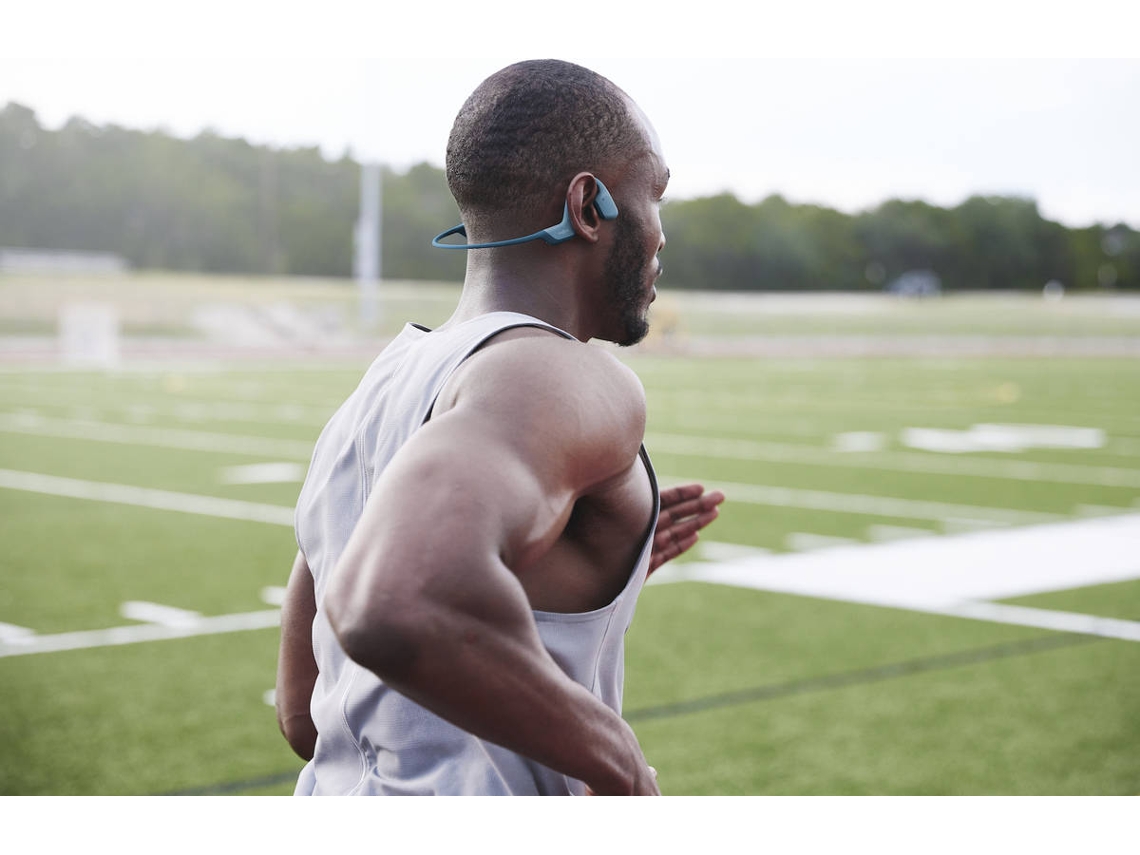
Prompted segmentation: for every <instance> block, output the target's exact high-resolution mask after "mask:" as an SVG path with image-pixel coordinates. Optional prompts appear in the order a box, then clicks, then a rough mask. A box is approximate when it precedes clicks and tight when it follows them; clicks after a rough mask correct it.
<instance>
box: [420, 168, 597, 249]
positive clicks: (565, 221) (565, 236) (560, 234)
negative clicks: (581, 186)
mask: <svg viewBox="0 0 1140 855" xmlns="http://www.w3.org/2000/svg"><path fill="white" fill-rule="evenodd" d="M594 183H595V184H597V185H598V195H597V197H596V198H595V199H594V208H596V209H597V211H598V216H599V217H601V218H602V219H603V220H612V219H614V218H615V217H617V215H618V209H617V205H615V204H614V198H613V196H611V195H610V191H609V190H607V189H606V185H605V184H603V183H602V182H601V181H599V180H598V179H597V178H595V179H594ZM450 235H463V236H464V237H467V227H466V226H465V225H463V223H460V224H459V225H458V226H456V227H455V228H453V229H448V230H447V231H445V232H441V233H440V234H438V235H436V236H435V237H434V238H432V239H431V245H432V246H435V247H439V248H440V249H488V248H490V247H492V246H514V245H515V244H517V243H527V242H528V241H532V240H543V241H546V242H547V243H548V244H550V245H551V246H553V245H554V244H558V243H565V242H566V241H568V240H570V238H572V237H574V226H572V225H571V224H570V205H569V203H567V204H566V205H564V206H563V207H562V222H560V223H559V224H558V225H556V226H551V227H550V228H548V229H543V230H542V231H540V232H535V233H534V234H532V235H527V236H526V237H520V238H511V239H510V240H496V241H491V242H490V243H441V241H442V240H443V239H444V238H445V237H449V236H450Z"/></svg>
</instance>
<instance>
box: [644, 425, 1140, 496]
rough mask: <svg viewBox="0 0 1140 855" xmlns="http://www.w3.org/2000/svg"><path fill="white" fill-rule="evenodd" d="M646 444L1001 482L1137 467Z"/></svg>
mask: <svg viewBox="0 0 1140 855" xmlns="http://www.w3.org/2000/svg"><path fill="white" fill-rule="evenodd" d="M645 445H646V447H647V448H648V449H649V451H650V453H651V454H674V455H678V456H682V457H720V458H727V459H729V460H762V461H765V462H769V463H797V464H804V465H809V466H846V467H853V468H857V469H889V470H895V471H900V472H922V473H925V474H936V475H952V476H974V477H980V478H1005V479H1010V480H1016V481H1047V482H1054V483H1059V484H1091V485H1095V486H1098V487H1137V488H1140V469H1126V468H1118V467H1112V466H1086V465H1083V464H1076V463H1034V462H1031V461H1026V460H994V459H990V458H987V459H978V458H967V457H961V456H955V457H953V458H950V459H948V458H944V457H935V456H933V455H930V454H922V453H916V452H910V451H885V452H843V453H837V452H835V451H833V450H831V449H827V448H817V447H814V446H807V445H796V444H793V443H785V442H757V441H754V440H743V439H715V438H710V437H700V436H690V435H687V434H668V433H651V434H647V435H646V437H645Z"/></svg>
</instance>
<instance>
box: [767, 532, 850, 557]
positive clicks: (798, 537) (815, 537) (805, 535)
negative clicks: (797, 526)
mask: <svg viewBox="0 0 1140 855" xmlns="http://www.w3.org/2000/svg"><path fill="white" fill-rule="evenodd" d="M858 542H859V541H857V540H855V539H853V538H850V537H834V536H833V535H830V534H815V533H814V532H810V531H793V532H789V533H788V534H787V536H786V537H785V538H784V543H785V544H787V547H788V549H790V550H792V551H793V552H808V551H809V550H812V549H830V548H832V547H833V546H849V545H850V544H852V543H858Z"/></svg>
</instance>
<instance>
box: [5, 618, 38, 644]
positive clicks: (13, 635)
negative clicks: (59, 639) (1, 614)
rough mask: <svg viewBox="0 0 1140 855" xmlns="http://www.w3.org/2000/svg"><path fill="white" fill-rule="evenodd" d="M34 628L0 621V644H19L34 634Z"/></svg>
mask: <svg viewBox="0 0 1140 855" xmlns="http://www.w3.org/2000/svg"><path fill="white" fill-rule="evenodd" d="M35 634H36V633H35V630H31V629H28V628H27V627H26V626H16V625H15V624H11V623H0V644H12V643H15V644H19V643H21V642H23V641H24V640H26V639H28V638H31V637H32V636H33V635H35Z"/></svg>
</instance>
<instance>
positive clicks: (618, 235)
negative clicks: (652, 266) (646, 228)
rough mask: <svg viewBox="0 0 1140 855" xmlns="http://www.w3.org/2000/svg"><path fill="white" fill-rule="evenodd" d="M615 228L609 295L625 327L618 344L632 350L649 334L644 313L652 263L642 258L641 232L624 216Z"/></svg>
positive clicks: (607, 276) (608, 262)
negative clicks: (646, 286) (631, 346)
mask: <svg viewBox="0 0 1140 855" xmlns="http://www.w3.org/2000/svg"><path fill="white" fill-rule="evenodd" d="M614 226H615V232H614V244H613V247H612V248H611V249H610V254H609V257H608V258H607V259H606V267H605V271H604V276H605V284H606V295H607V297H608V299H609V308H610V309H612V310H613V311H614V312H615V313H616V314H617V317H618V323H619V324H620V326H621V334H620V336H619V337H618V338H615V339H614V343H615V344H618V345H621V346H622V347H629V346H630V345H633V344H637V343H638V342H639V341H641V340H642V339H643V338H645V336H646V335H648V334H649V319H648V317H647V314H646V313H645V312H643V311H642V304H643V303H644V302H645V298H646V294H645V291H646V288H645V283H646V279H647V278H648V277H647V276H646V273H647V271H648V267H649V259H646V258H645V256H644V255H643V254H642V252H643V249H642V247H644V246H645V241H644V239H643V238H644V235H643V233H642V230H641V229H640V228H638V227H637V226H636V225H634V223H633V222H632V221H631V220H627V219H623V218H622V217H620V216H619V217H618V218H617V220H616V221H615V222H614Z"/></svg>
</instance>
